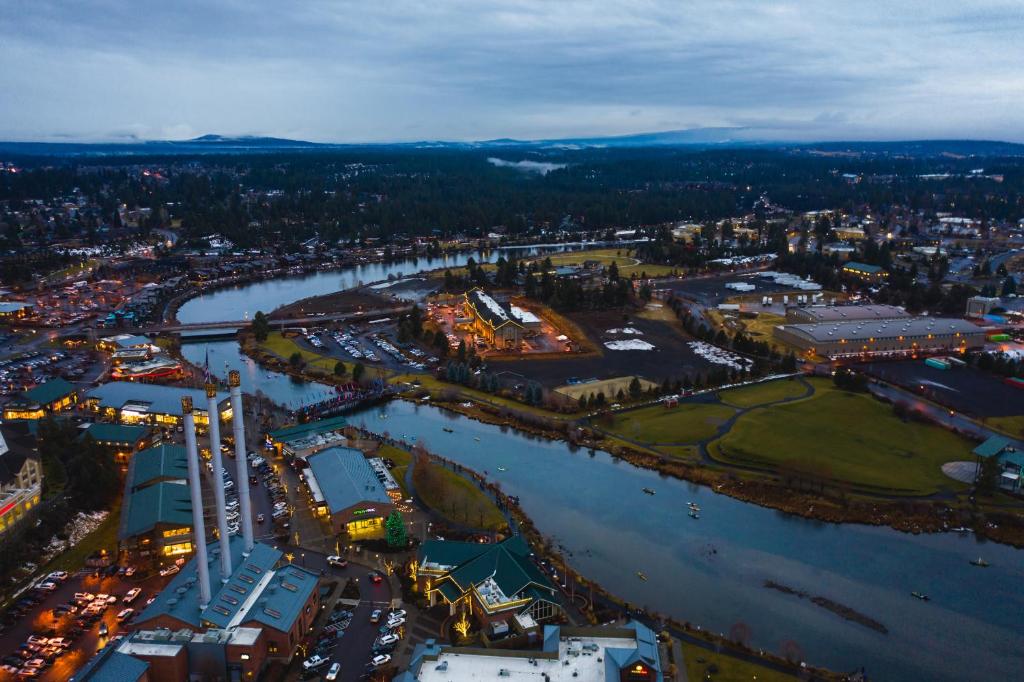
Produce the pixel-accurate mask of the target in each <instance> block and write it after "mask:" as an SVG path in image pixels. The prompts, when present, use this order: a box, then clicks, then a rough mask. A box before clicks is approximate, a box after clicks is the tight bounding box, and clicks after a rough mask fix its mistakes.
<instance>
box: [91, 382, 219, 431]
mask: <svg viewBox="0 0 1024 682" xmlns="http://www.w3.org/2000/svg"><path fill="white" fill-rule="evenodd" d="M182 396H188V397H190V398H192V401H193V403H194V404H195V405H197V406H198V405H206V404H207V403H206V393H205V392H204V391H203V390H201V389H194V388H178V387H175V386H160V385H157V384H139V383H134V382H131V381H111V382H110V383H106V384H103V385H102V386H98V387H96V388H94V389H92V390H91V391H89V393H88V394H87V395H86V396H85V398H84V400H83V403H84V405H85V407H86V409H89V410H91V411H92V412H95V413H97V414H99V415H100V416H101V417H103V418H104V419H106V420H108V421H112V422H118V423H121V424H149V425H153V426H178V425H180V424H181V423H182V421H183V412H182V408H181V397H182ZM217 406H218V409H219V410H220V418H221V419H222V420H224V421H229V420H230V419H231V403H230V401H229V400H228V394H227V393H223V392H219V393H218V394H217ZM194 414H195V420H196V424H198V425H206V424H209V418H208V416H207V414H206V410H204V409H202V408H199V407H196V408H195V412H194Z"/></svg>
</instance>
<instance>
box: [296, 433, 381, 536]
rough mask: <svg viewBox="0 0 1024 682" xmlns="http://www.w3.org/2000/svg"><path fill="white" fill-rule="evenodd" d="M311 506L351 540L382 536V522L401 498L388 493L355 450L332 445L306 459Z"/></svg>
mask: <svg viewBox="0 0 1024 682" xmlns="http://www.w3.org/2000/svg"><path fill="white" fill-rule="evenodd" d="M306 463H307V465H308V466H309V468H308V469H306V470H305V472H304V473H305V479H306V485H307V486H308V487H309V494H310V497H312V499H313V508H314V510H315V511H316V513H317V514H319V515H320V516H325V517H329V518H330V521H331V528H332V529H333V530H334V532H335V533H345V534H347V535H348V537H349V538H351V539H366V538H381V537H384V521H385V520H386V519H387V517H388V514H390V513H391V511H392V509H394V503H395V502H397V501H398V500H399V499H400V497H401V492H400V491H399V490H393V491H392V493H391V494H388V490H387V488H386V487H385V483H384V482H383V481H382V480H381V479H380V478H379V477H378V472H377V471H376V470H375V469H374V467H373V466H372V465H371V464H370V462H369V461H368V460H367V459H366V457H365V456H363V453H362V452H360V451H359V450H355V449H353V448H347V447H340V446H339V447H332V448H328V449H327V450H324V451H322V452H319V453H317V454H315V455H310V456H309V457H307V458H306Z"/></svg>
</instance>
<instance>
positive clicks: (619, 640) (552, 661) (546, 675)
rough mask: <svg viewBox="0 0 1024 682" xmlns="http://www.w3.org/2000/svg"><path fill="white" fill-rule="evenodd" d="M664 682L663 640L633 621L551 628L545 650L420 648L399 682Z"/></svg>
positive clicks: (433, 644) (547, 629)
mask: <svg viewBox="0 0 1024 682" xmlns="http://www.w3.org/2000/svg"><path fill="white" fill-rule="evenodd" d="M504 678H508V679H511V680H517V679H528V680H545V681H547V682H577V681H579V680H586V682H663V681H664V680H665V672H664V671H663V670H662V664H661V650H660V646H659V644H658V638H657V636H656V635H655V633H654V631H652V630H651V629H650V628H648V627H647V626H645V625H643V624H642V623H638V622H636V621H632V622H630V623H627V624H626V625H623V626H622V627H612V626H599V627H570V626H566V625H562V626H559V625H547V626H545V627H544V630H543V637H542V638H541V645H540V648H539V649H518V648H517V649H505V648H483V647H451V646H449V645H445V644H437V642H436V641H435V640H432V639H428V640H427V641H426V642H425V643H424V644H418V645H416V649H415V650H414V651H413V655H412V661H411V662H410V663H409V669H408V670H407V671H406V672H404V673H402V674H401V675H399V676H398V677H396V678H395V680H394V682H450V681H451V680H500V679H504Z"/></svg>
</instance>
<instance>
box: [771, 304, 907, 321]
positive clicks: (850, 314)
mask: <svg viewBox="0 0 1024 682" xmlns="http://www.w3.org/2000/svg"><path fill="white" fill-rule="evenodd" d="M907 317H910V313H908V312H907V311H906V310H904V309H903V308H901V307H899V306H896V305H832V306H825V305H812V306H806V307H792V308H786V322H790V323H793V324H819V323H822V322H845V321H849V320H900V319H904V318H907Z"/></svg>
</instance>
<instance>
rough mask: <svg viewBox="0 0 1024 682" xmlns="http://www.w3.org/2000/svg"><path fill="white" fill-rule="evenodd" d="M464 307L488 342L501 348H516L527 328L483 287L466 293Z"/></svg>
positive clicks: (479, 332) (473, 324)
mask: <svg viewBox="0 0 1024 682" xmlns="http://www.w3.org/2000/svg"><path fill="white" fill-rule="evenodd" d="M464 307H465V309H466V314H467V315H468V316H469V317H470V319H471V320H472V321H471V323H470V324H471V326H472V328H473V330H474V331H476V333H477V334H479V335H480V336H482V337H483V338H484V340H486V341H487V343H489V344H491V345H492V346H497V347H499V348H515V347H517V346H518V345H519V342H520V341H521V340H522V338H523V332H524V331H525V328H524V327H523V325H522V323H520V321H519V320H518V319H517V318H516V317H515V316H514V315H513V314H512V311H511V309H510V308H508V307H507V306H504V305H502V304H501V303H498V302H497V301H495V300H494V299H493V298H491V296H490V295H489V294H487V293H486V292H484V290H483V289H471V290H470V291H467V292H466V294H465V303H464Z"/></svg>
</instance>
